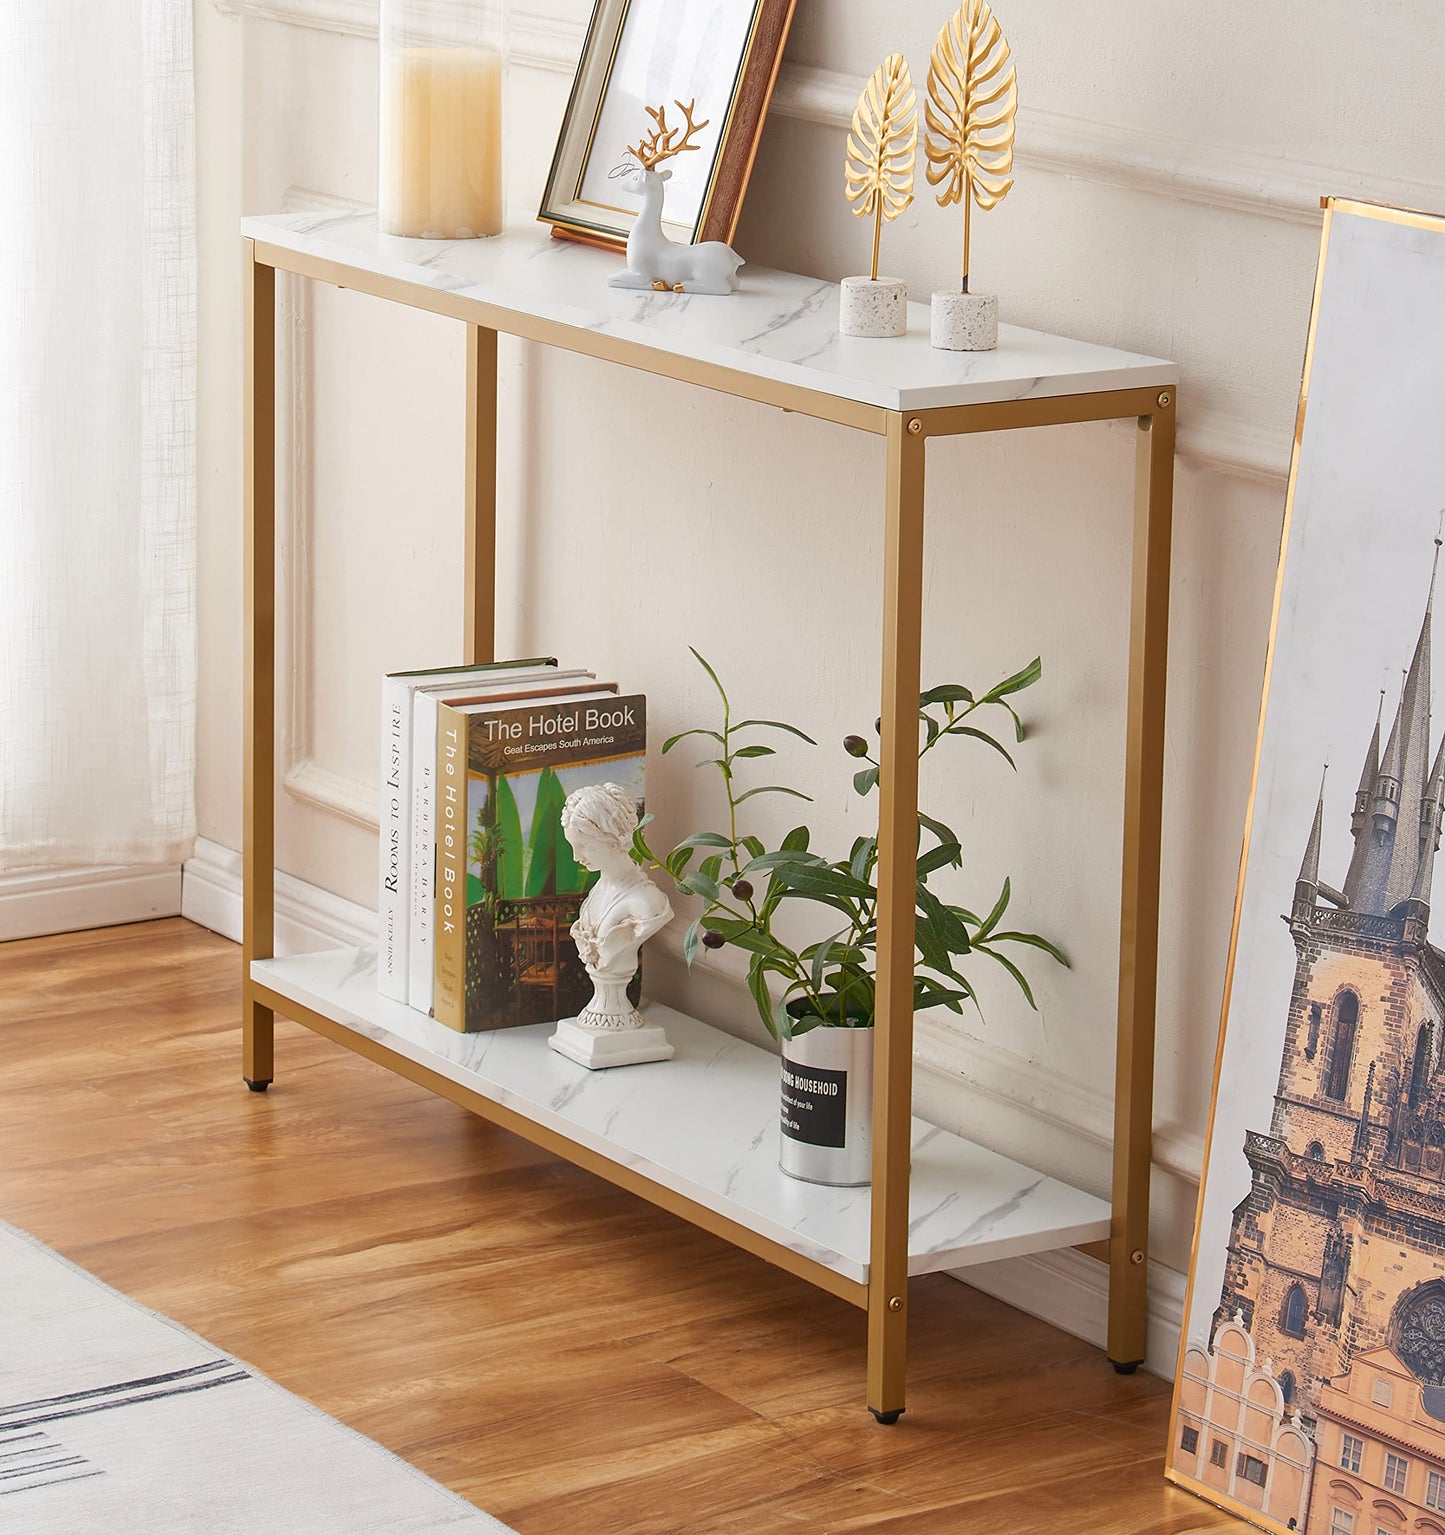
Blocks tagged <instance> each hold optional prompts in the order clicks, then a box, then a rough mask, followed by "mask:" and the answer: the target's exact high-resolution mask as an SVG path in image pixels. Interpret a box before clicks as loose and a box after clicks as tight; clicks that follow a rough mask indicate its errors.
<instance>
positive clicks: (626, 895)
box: [549, 783, 672, 1069]
mask: <svg viewBox="0 0 1445 1535" xmlns="http://www.w3.org/2000/svg"><path fill="white" fill-rule="evenodd" d="M636 829H637V808H636V806H635V805H634V804H633V802H632V798H631V796H630V795H629V794H628V793H627V791H626V790H625V789H622V788H620V787H619V786H618V785H617V784H615V783H606V784H589V785H586V786H584V787H583V788H581V789H575V790H573V792H572V793H571V794H569V795H568V796H567V803H566V804H565V805H564V806H563V807H562V832H563V835H564V836H565V837H566V838H567V841H568V842H569V843H570V844H571V846H572V851H573V852H574V853H575V854H576V856H577V861H578V863H580V864H582V865H583V867H584V868H588V869H596V870H597V871H598V872H599V873H600V874H601V876H602V877H601V878H600V879H599V880H598V881H597V883H596V884H595V885H594V886H593V887H592V889H591V890H590V891H589V892H588V893H587V898H586V899H585V900H584V901H583V902H582V910H581V911H580V913H579V914H578V916H577V920H576V921H575V922H574V923H573V924H572V937H573V940H574V941H575V942H576V944H577V953H578V955H579V957H580V958H581V960H582V963H583V965H584V967H585V968H586V970H587V974H588V976H589V977H590V979H591V981H592V1000H591V1001H590V1002H589V1003H588V1004H587V1006H586V1007H585V1008H584V1009H583V1010H582V1012H581V1013H579V1014H578V1016H577V1017H576V1018H564V1019H562V1021H561V1022H559V1023H558V1025H557V1031H556V1033H555V1034H553V1036H552V1038H551V1040H550V1041H549V1043H550V1044H551V1046H552V1048H553V1049H554V1050H556V1051H558V1052H560V1053H561V1054H562V1055H565V1056H567V1057H568V1059H569V1060H574V1061H576V1062H578V1064H579V1065H582V1066H586V1067H589V1068H591V1069H596V1068H598V1067H602V1066H628V1065H635V1064H636V1063H638V1062H640V1061H664V1060H668V1059H670V1058H671V1056H672V1046H671V1045H670V1044H668V1042H667V1035H666V1034H665V1032H664V1031H663V1030H662V1029H661V1028H660V1027H658V1026H657V1025H655V1024H649V1023H648V1022H647V1020H646V1019H645V1018H644V1017H643V1016H642V1014H641V1013H639V1012H638V1010H637V1009H636V1008H635V1007H633V1005H632V1003H631V1001H630V1000H629V999H628V996H627V988H628V986H629V985H630V984H631V982H632V977H633V976H634V975H635V974H636V973H637V951H638V949H640V948H641V947H642V945H643V944H644V943H645V942H646V941H647V940H648V939H649V938H650V937H652V935H653V934H654V933H656V932H658V931H659V930H661V929H662V928H664V927H666V926H667V924H668V923H669V922H671V921H672V906H671V904H670V903H669V901H668V899H667V897H666V896H665V895H664V894H663V893H662V891H661V890H659V889H658V888H657V886H656V885H654V884H653V882H652V881H651V880H650V879H649V878H648V876H647V874H646V873H645V872H644V871H643V870H642V869H640V868H638V866H637V865H636V864H635V863H634V862H633V860H632V834H633V832H634V831H635V830H636Z"/></svg>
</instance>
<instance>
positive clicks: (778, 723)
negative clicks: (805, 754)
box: [733, 720, 818, 746]
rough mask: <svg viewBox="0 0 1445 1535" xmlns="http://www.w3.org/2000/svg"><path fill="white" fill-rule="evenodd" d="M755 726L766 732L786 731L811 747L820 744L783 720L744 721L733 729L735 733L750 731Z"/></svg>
mask: <svg viewBox="0 0 1445 1535" xmlns="http://www.w3.org/2000/svg"><path fill="white" fill-rule="evenodd" d="M754 726H758V727H761V728H762V729H765V730H786V731H787V732H788V734H789V735H790V736H797V738H798V739H799V740H800V741H806V742H807V743H808V745H809V746H816V745H817V744H818V743H817V742H816V741H815V740H814V739H813V738H812V736H810V735H808V734H807V732H806V731H802V730H799V729H798V727H797V726H796V725H785V724H784V723H783V721H782V720H744V721H743V722H742V724H740V725H734V726H733V729H734V731H738V730H748V729H750V728H752V727H754Z"/></svg>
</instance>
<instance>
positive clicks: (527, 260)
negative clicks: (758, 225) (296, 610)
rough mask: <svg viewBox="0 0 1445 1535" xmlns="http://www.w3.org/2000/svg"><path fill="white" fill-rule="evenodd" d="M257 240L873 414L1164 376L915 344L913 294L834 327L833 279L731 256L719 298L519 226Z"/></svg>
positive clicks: (1102, 363) (326, 218)
mask: <svg viewBox="0 0 1445 1535" xmlns="http://www.w3.org/2000/svg"><path fill="white" fill-rule="evenodd" d="M241 232H242V234H243V235H245V236H246V237H247V238H249V239H252V240H256V241H258V242H261V243H262V244H267V245H272V246H279V247H281V248H283V249H285V250H290V251H297V252H301V253H303V254H307V255H311V256H314V257H319V258H322V259H325V260H328V261H334V262H340V263H343V264H345V265H347V266H350V267H353V268H355V269H357V270H359V271H363V272H370V273H373V274H376V275H379V276H385V277H389V278H394V279H397V280H400V281H401V282H405V283H414V284H416V285H417V286H418V287H419V288H431V289H436V290H441V291H445V292H450V293H453V294H457V295H460V296H463V297H469V298H475V299H476V300H478V301H479V302H481V303H485V304H488V305H492V306H494V307H495V308H497V309H501V310H503V311H507V312H510V313H513V314H516V315H518V316H534V317H537V318H541V319H545V320H550V321H555V322H558V323H560V324H563V325H567V326H572V327H575V328H576V329H577V330H579V331H591V332H594V333H599V334H603V335H608V336H612V337H615V338H617V339H619V340H625V341H631V342H636V343H640V344H642V345H644V346H648V347H652V348H655V349H656V350H658V351H662V352H667V353H670V354H672V355H674V356H677V357H686V358H691V359H694V360H696V361H699V362H707V363H713V364H717V365H720V366H722V367H725V368H730V369H732V370H734V371H736V372H738V373H743V374H750V375H752V376H754V377H758V378H765V379H771V380H774V381H776V382H779V383H785V384H792V385H795V386H797V387H799V388H803V389H811V390H814V391H816V392H818V393H821V394H827V395H833V396H835V397H837V398H840V399H845V400H854V401H858V402H859V403H862V404H865V405H876V406H881V407H882V408H883V409H885V410H924V409H927V408H930V407H936V406H946V405H976V404H987V403H995V402H998V401H1002V400H1020V399H1036V398H1047V397H1052V396H1056V395H1063V394H1086V393H1092V392H1097V391H1101V390H1108V389H1133V388H1153V387H1156V386H1160V387H1162V386H1163V385H1166V384H1168V385H1173V384H1174V383H1176V382H1177V381H1178V369H1177V368H1176V367H1175V365H1174V364H1173V363H1170V362H1164V361H1161V360H1160V359H1159V358H1157V357H1146V356H1142V355H1139V354H1136V353H1134V352H1123V351H1116V350H1115V349H1113V348H1111V347H1104V346H1094V345H1092V344H1091V343H1089V342H1085V341H1071V340H1068V339H1067V338H1065V337H1062V336H1049V335H1045V334H1043V333H1042V332H1040V331H1033V330H1023V329H1020V328H1019V327H1018V326H1013V325H1004V326H1001V327H1000V328H999V344H998V348H997V350H996V351H992V352H980V353H963V352H959V353H953V352H941V351H938V350H935V348H934V347H933V346H931V345H930V344H929V312H928V306H927V305H926V304H910V305H909V306H908V333H907V335H906V336H904V337H902V338H900V339H896V340H869V339H864V338H862V337H854V336H844V335H841V334H839V330H838V289H837V287H836V286H835V285H834V284H833V283H828V282H823V281H822V280H821V279H819V278H815V277H803V276H799V275H797V274H796V273H792V272H774V271H770V270H768V269H767V268H765V267H755V266H745V267H743V269H742V272H741V279H740V280H741V288H740V291H739V292H737V293H735V294H730V295H728V296H727V297H723V298H718V297H709V296H707V295H703V294H677V293H652V292H646V293H637V292H626V291H622V290H618V289H615V288H609V287H608V285H607V279H608V278H609V277H610V276H611V275H612V273H614V272H615V271H617V270H618V269H619V268H620V267H621V266H622V265H623V261H622V257H621V255H620V254H611V253H609V252H606V251H600V250H595V249H593V248H591V247H590V246H585V245H578V244H576V243H575V242H574V241H571V240H556V239H552V238H550V237H549V236H548V234H547V233H546V232H545V230H544V229H543V228H542V227H541V226H540V225H530V226H527V225H522V226H518V227H515V228H511V229H509V230H508V231H507V232H506V233H505V234H503V235H499V236H497V237H496V238H494V239H491V240H407V239H402V238H399V237H396V236H391V235H382V234H379V233H378V232H377V227H376V215H375V213H372V212H369V211H368V212H353V211H346V212H339V213H338V212H335V211H326V212H319V213H289V214H272V215H267V216H265V217H260V218H247V219H242V220H241Z"/></svg>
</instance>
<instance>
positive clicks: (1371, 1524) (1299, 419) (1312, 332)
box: [1164, 197, 1445, 1535]
mask: <svg viewBox="0 0 1445 1535" xmlns="http://www.w3.org/2000/svg"><path fill="white" fill-rule="evenodd" d="M1320 206H1321V208H1322V209H1323V210H1324V221H1323V228H1322V231H1321V236H1320V248H1319V258H1318V262H1317V266H1316V271H1315V283H1314V292H1313V299H1312V303H1311V310H1310V321H1309V330H1308V334H1307V340H1306V344H1305V357H1304V369H1303V374H1302V378H1301V384H1300V395H1299V405H1298V409H1297V412H1296V417H1295V431H1294V444H1293V448H1292V452H1291V456H1290V469H1289V480H1288V489H1287V494H1286V500H1285V513H1284V521H1283V527H1282V531H1281V536H1280V553H1279V561H1278V566H1277V569H1276V574H1275V587H1274V600H1273V609H1272V613H1271V618H1270V627H1269V642H1268V648H1267V651H1266V657H1265V667H1264V682H1263V689H1262V694H1261V700H1260V709H1259V720H1258V725H1257V728H1256V735H1255V749H1254V762H1253V767H1252V770H1251V775H1250V786H1249V798H1248V802H1247V807H1246V812H1245V823H1244V839H1243V847H1242V849H1241V853H1240V860H1239V875H1238V880H1237V883H1236V887H1235V900H1234V914H1233V919H1232V923H1231V928H1230V936H1229V949H1228V958H1227V961H1226V970H1225V982H1224V993H1223V1002H1222V1007H1221V1013H1220V1024H1219V1035H1218V1042H1217V1045H1216V1048H1215V1057H1214V1076H1213V1084H1212V1088H1211V1093H1210V1113H1209V1128H1208V1133H1207V1135H1206V1137H1205V1142H1204V1165H1203V1171H1202V1175H1201V1178H1200V1182H1199V1194H1198V1198H1197V1201H1196V1206H1195V1217H1194V1232H1193V1238H1192V1241H1191V1245H1190V1253H1189V1274H1188V1283H1187V1286H1186V1290H1185V1299H1184V1312H1183V1324H1182V1326H1181V1329H1180V1336H1179V1350H1178V1356H1177V1361H1176V1369H1175V1377H1174V1386H1173V1394H1172V1398H1171V1404H1170V1414H1169V1442H1168V1444H1167V1446H1166V1451H1165V1471H1164V1475H1165V1477H1166V1478H1167V1480H1169V1481H1170V1482H1172V1483H1174V1484H1175V1485H1176V1486H1179V1487H1181V1488H1184V1489H1185V1490H1186V1491H1189V1492H1191V1493H1194V1494H1196V1495H1198V1496H1199V1497H1201V1498H1203V1499H1205V1500H1207V1501H1208V1502H1210V1503H1212V1504H1214V1505H1215V1506H1217V1507H1219V1508H1222V1509H1224V1510H1226V1511H1227V1512H1228V1513H1230V1514H1232V1515H1234V1516H1236V1517H1238V1518H1241V1519H1245V1520H1247V1521H1249V1522H1250V1523H1251V1524H1254V1525H1256V1526H1258V1527H1259V1528H1261V1529H1264V1530H1268V1531H1275V1532H1278V1535H1328V1525H1317V1524H1316V1523H1314V1522H1313V1521H1310V1520H1309V1510H1310V1508H1312V1507H1313V1491H1312V1483H1307V1484H1306V1511H1305V1518H1304V1520H1302V1521H1300V1522H1298V1523H1292V1522H1290V1521H1289V1520H1287V1519H1283V1518H1275V1517H1273V1516H1271V1515H1270V1514H1268V1513H1266V1512H1264V1511H1262V1510H1260V1509H1256V1508H1254V1507H1253V1506H1251V1505H1250V1504H1248V1503H1245V1502H1244V1501H1242V1500H1240V1499H1239V1498H1237V1497H1231V1496H1229V1495H1228V1494H1226V1493H1222V1492H1221V1490H1220V1489H1219V1488H1217V1487H1213V1486H1210V1485H1209V1484H1207V1483H1205V1482H1203V1481H1200V1480H1198V1479H1197V1478H1195V1477H1192V1476H1190V1475H1188V1474H1187V1473H1185V1472H1183V1471H1180V1470H1179V1469H1177V1468H1176V1467H1175V1466H1174V1465H1173V1464H1172V1460H1173V1457H1174V1453H1175V1448H1176V1443H1177V1441H1178V1438H1179V1435H1180V1430H1181V1419H1180V1403H1181V1395H1182V1391H1183V1386H1184V1380H1185V1358H1186V1354H1187V1353H1188V1352H1189V1351H1190V1348H1191V1343H1190V1320H1191V1317H1192V1315H1193V1310H1194V1302H1195V1286H1196V1281H1197V1275H1198V1267H1199V1257H1200V1244H1201V1237H1202V1227H1203V1221H1204V1216H1205V1209H1206V1196H1207V1191H1208V1188H1209V1178H1210V1171H1211V1168H1212V1166H1213V1162H1214V1153H1215V1145H1214V1143H1215V1134H1216V1120H1217V1117H1218V1107H1219V1093H1220V1085H1221V1080H1222V1077H1223V1071H1224V1061H1225V1045H1226V1039H1227V1035H1228V1028H1229V1015H1230V1007H1231V1002H1232V1000H1233V992H1234V984H1235V973H1236V964H1237V961H1238V957H1239V943H1240V930H1241V923H1242V920H1243V914H1244V905H1245V897H1246V874H1247V872H1248V868H1249V860H1250V848H1251V841H1252V838H1253V836H1254V834H1255V811H1256V802H1257V797H1258V794H1259V785H1260V766H1261V760H1262V757H1263V752H1264V745H1265V727H1266V718H1267V715H1268V710H1269V698H1270V688H1271V683H1272V680H1273V674H1274V666H1275V655H1276V647H1277V643H1278V638H1279V629H1280V613H1281V605H1282V599H1283V594H1284V588H1285V571H1286V566H1287V563H1288V560H1289V553H1290V536H1291V529H1292V526H1293V525H1294V520H1295V509H1296V507H1295V502H1296V489H1297V485H1298V481H1299V472H1300V452H1301V444H1302V442H1303V438H1304V430H1305V418H1306V413H1307V410H1308V406H1309V399H1310V386H1311V377H1312V374H1313V371H1314V367H1315V361H1316V340H1317V332H1318V326H1319V318H1320V306H1321V300H1322V296H1323V293H1324V287H1325V273H1326V266H1327V262H1328V258H1329V252H1330V236H1331V231H1332V227H1333V225H1334V221H1335V217H1336V215H1341V214H1343V215H1348V216H1353V217H1358V218H1365V219H1371V220H1378V221H1381V222H1385V223H1392V224H1398V225H1406V226H1409V227H1411V228H1418V229H1424V230H1429V231H1432V232H1435V233H1438V234H1439V235H1441V236H1442V237H1445V214H1437V213H1428V212H1425V211H1422V210H1417V209H1411V208H1400V207H1394V206H1391V205H1389V204H1384V203H1374V202H1368V201H1364V200H1360V199H1350V198H1339V197H1323V198H1321V199H1320ZM1437 543H1438V540H1437ZM1351 765H1352V764H1351ZM1320 797H1321V802H1323V798H1324V790H1323V786H1322V787H1321V791H1320ZM1321 889H1322V890H1323V886H1322V887H1321ZM1311 1154H1312V1155H1313V1154H1314V1151H1313V1148H1311ZM1220 1325H1221V1328H1222V1327H1223V1325H1224V1324H1223V1323H1221V1324H1220ZM1251 1346H1252V1344H1251ZM1263 1362H1264V1361H1258V1363H1259V1364H1263ZM1442 1429H1445V1424H1442ZM1406 1453H1408V1454H1412V1455H1414V1457H1415V1458H1416V1459H1417V1460H1418V1459H1421V1458H1422V1457H1421V1456H1420V1455H1419V1452H1418V1451H1407V1452H1406ZM1198 1455H1199V1460H1200V1464H1201V1465H1202V1464H1203V1456H1204V1445H1203V1441H1202V1440H1201V1441H1199V1448H1198ZM1322 1466H1323V1467H1324V1469H1329V1463H1327V1462H1320V1461H1318V1460H1315V1461H1312V1462H1311V1472H1310V1474H1311V1478H1313V1477H1314V1476H1316V1475H1318V1474H1319V1471H1320V1469H1321V1467H1322ZM1236 1469H1237V1468H1236ZM1440 1522H1441V1524H1442V1526H1445V1514H1442V1516H1441V1521H1440ZM1375 1523H1376V1521H1375V1518H1374V1515H1373V1513H1372V1512H1371V1510H1370V1509H1369V1508H1367V1507H1363V1508H1362V1509H1361V1510H1360V1515H1359V1518H1358V1520H1357V1522H1356V1530H1357V1531H1358V1535H1374V1530H1375ZM1412 1527H1413V1526H1412Z"/></svg>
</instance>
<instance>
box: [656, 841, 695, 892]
mask: <svg viewBox="0 0 1445 1535" xmlns="http://www.w3.org/2000/svg"><path fill="white" fill-rule="evenodd" d="M692 853H693V850H692V849H691V848H690V847H675V848H673V850H672V851H671V852H670V853H669V854H668V855H667V857H666V858H665V859H663V861H662V866H663V868H664V869H666V870H667V872H668V873H669V874H670V875H672V877H673V878H674V879H675V880H677V881H678V882H679V883H681V881H682V876H683V871H684V870H685V869H686V868H687V866H688V864H690V863H691V862H692Z"/></svg>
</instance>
